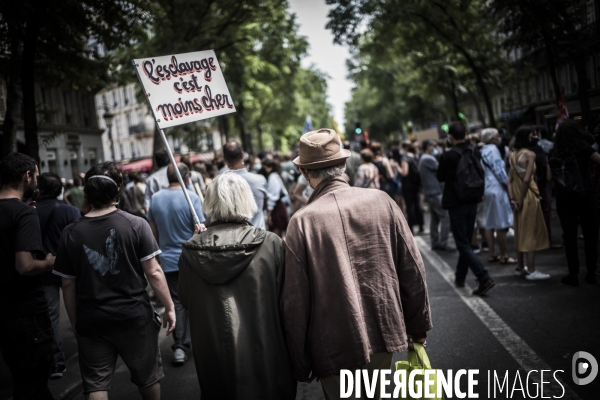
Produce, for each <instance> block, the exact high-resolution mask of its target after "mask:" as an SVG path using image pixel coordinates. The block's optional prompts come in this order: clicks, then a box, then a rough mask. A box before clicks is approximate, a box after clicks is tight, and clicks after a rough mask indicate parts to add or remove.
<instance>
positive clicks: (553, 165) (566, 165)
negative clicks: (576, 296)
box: [548, 120, 600, 286]
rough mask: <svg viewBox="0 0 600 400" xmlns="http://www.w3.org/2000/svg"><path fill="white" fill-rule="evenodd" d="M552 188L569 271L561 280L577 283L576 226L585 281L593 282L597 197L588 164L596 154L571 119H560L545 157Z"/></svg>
mask: <svg viewBox="0 0 600 400" xmlns="http://www.w3.org/2000/svg"><path fill="white" fill-rule="evenodd" d="M548 163H549V164H550V169H551V171H552V180H553V182H554V187H555V192H556V194H555V197H556V212H557V213H558V218H559V219H560V224H561V226H562V230H563V239H564V243H565V255H566V257H567V265H568V267H569V274H568V275H567V276H565V277H563V278H562V279H561V282H562V283H564V284H566V285H571V286H578V285H579V277H578V274H579V257H578V249H577V228H578V225H579V224H581V231H582V233H583V240H584V249H585V264H586V267H587V274H586V276H585V281H586V282H587V283H589V284H595V283H596V282H597V278H596V268H597V267H596V263H597V261H598V249H597V247H596V246H597V244H598V234H599V233H598V229H599V228H598V225H599V223H600V215H599V211H598V198H597V196H596V189H595V187H594V185H593V182H592V177H591V172H590V171H591V167H592V165H593V164H592V163H595V164H600V154H598V152H596V150H595V149H594V148H593V147H592V146H590V145H589V143H588V142H587V141H586V140H585V137H584V134H583V132H582V131H581V129H580V128H579V126H578V125H577V123H576V122H575V121H571V120H567V121H564V122H562V123H561V124H560V125H559V126H558V129H557V130H556V139H555V146H554V149H553V150H552V151H551V153H550V159H549V160H548Z"/></svg>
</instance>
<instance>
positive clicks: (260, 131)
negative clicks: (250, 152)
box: [256, 123, 265, 152]
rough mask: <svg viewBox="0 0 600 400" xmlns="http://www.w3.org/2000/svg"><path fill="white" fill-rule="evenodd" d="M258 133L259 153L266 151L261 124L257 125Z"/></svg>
mask: <svg viewBox="0 0 600 400" xmlns="http://www.w3.org/2000/svg"><path fill="white" fill-rule="evenodd" d="M256 132H257V136H258V151H259V152H260V151H263V150H264V149H265V146H264V145H263V137H262V136H263V133H262V128H261V126H260V124H259V123H257V124H256Z"/></svg>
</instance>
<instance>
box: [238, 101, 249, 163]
mask: <svg viewBox="0 0 600 400" xmlns="http://www.w3.org/2000/svg"><path fill="white" fill-rule="evenodd" d="M235 121H236V122H237V125H238V128H239V130H240V136H241V140H242V149H244V151H246V152H249V153H252V139H250V140H248V136H247V135H246V128H245V126H244V125H245V124H244V103H242V102H239V103H238V105H237V107H236V113H235Z"/></svg>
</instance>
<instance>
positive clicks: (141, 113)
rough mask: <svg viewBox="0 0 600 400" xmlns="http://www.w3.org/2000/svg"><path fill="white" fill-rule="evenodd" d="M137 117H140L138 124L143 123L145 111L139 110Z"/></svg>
mask: <svg viewBox="0 0 600 400" xmlns="http://www.w3.org/2000/svg"><path fill="white" fill-rule="evenodd" d="M137 117H138V124H140V125H141V124H143V123H144V112H143V111H138V113H137Z"/></svg>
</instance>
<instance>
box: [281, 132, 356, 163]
mask: <svg viewBox="0 0 600 400" xmlns="http://www.w3.org/2000/svg"><path fill="white" fill-rule="evenodd" d="M299 150H300V154H299V155H298V157H296V158H295V159H294V161H293V163H294V164H295V165H296V166H298V167H300V168H306V169H317V168H326V167H331V166H333V165H337V164H340V163H342V162H343V161H344V160H346V159H347V158H348V157H350V154H351V153H350V151H349V150H345V149H343V148H342V142H341V140H340V138H339V136H338V135H337V133H336V132H335V131H334V130H333V129H327V128H321V129H319V130H318V131H311V132H307V133H305V134H304V135H302V137H301V138H300V145H299Z"/></svg>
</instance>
